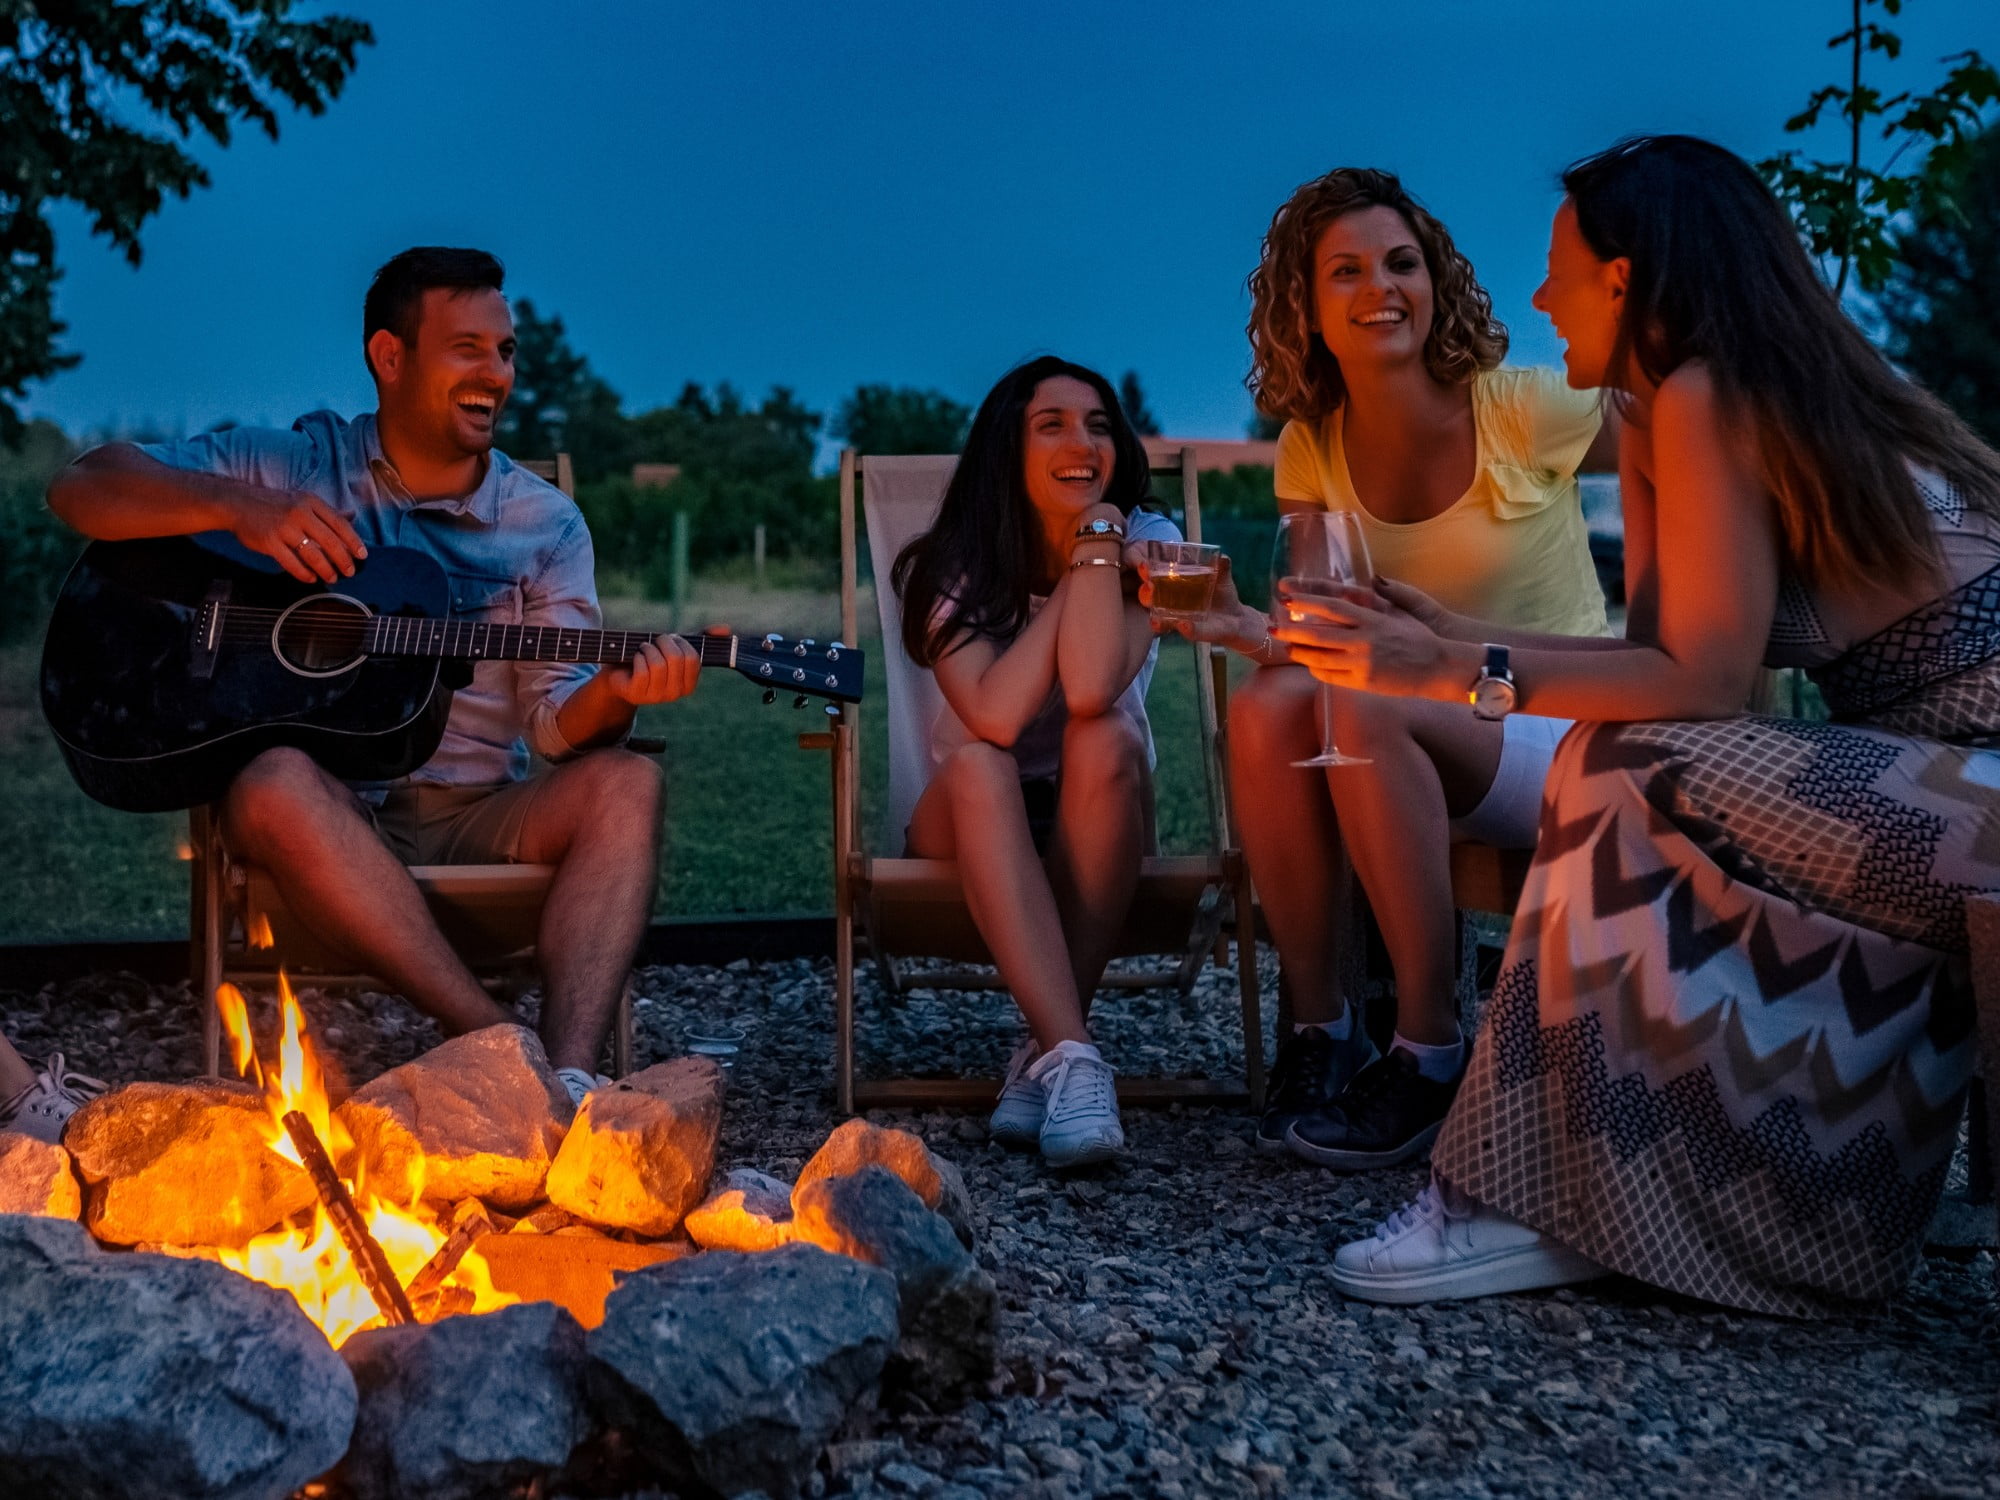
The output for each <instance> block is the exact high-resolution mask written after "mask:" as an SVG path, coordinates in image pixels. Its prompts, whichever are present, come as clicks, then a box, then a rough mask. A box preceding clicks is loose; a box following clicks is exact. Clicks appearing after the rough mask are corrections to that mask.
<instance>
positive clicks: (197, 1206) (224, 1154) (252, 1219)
mask: <svg viewBox="0 0 2000 1500" xmlns="http://www.w3.org/2000/svg"><path fill="white" fill-rule="evenodd" d="M269 1139H270V1116H269V1114H268V1112H267V1111H266V1109H265V1104H264V1096H263V1095H262V1094H261V1093H259V1092H258V1091H257V1090H256V1089H254V1088H252V1087H251V1086H250V1085H248V1084H245V1083H234V1082H226V1081H224V1080H221V1079H198V1080H196V1081H194V1082H192V1083H128V1084H126V1085H125V1087H123V1088H121V1089H114V1090H113V1091H112V1092H110V1093H108V1094H105V1095H103V1096H102V1097H101V1098H97V1099H93V1100H92V1101H91V1102H90V1103H88V1104H86V1105H84V1107H83V1108H82V1109H80V1110H78V1111H77V1112H76V1113H75V1114H74V1115H73V1116H71V1118H70V1122H69V1126H68V1129H67V1130H66V1131H65V1132H64V1134H63V1140H64V1143H65V1144H66V1145H67V1146H68V1148H69V1152H70V1155H71V1156H72V1157H73V1158H74V1159H75V1162H76V1170H77V1175H78V1176H79V1177H81V1178H82V1179H83V1188H84V1222H85V1223H86V1224H87V1225H89V1227H90V1232H91V1233H92V1234H94V1235H96V1236H97V1237H98V1238H99V1239H100V1240H105V1241H107V1242H109V1243H112V1244H118V1245H137V1244H167V1245H226V1246H228V1247H230V1248H232V1249H235V1248H240V1247H241V1246H243V1245H245V1244H248V1243H249V1242H250V1240H251V1239H252V1238H254V1237H255V1236H257V1235H259V1234H262V1233H263V1232H264V1231H265V1230H267V1229H269V1228H270V1227H271V1226H272V1225H274V1224H276V1223H277V1222H278V1221H279V1220H281V1219H284V1218H287V1217H289V1216H290V1215H292V1214H295V1213H297V1212H298V1211H299V1210H300V1209H302V1208H304V1207H305V1206H306V1205H307V1204H309V1203H311V1202H312V1201H313V1188H312V1182H311V1180H310V1179H308V1178H307V1176H306V1174H305V1173H304V1172H303V1171H302V1170H300V1168H299V1167H298V1166H296V1165H295V1164H294V1163H292V1162H289V1161H286V1160H285V1159H284V1158H283V1157H282V1156H279V1155H278V1154H277V1153H276V1152H275V1151H273V1150H272V1149H271V1148H270V1145H269Z"/></svg>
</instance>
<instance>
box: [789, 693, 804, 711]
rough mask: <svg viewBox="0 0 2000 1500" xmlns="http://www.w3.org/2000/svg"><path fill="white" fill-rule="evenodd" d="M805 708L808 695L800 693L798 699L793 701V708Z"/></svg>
mask: <svg viewBox="0 0 2000 1500" xmlns="http://www.w3.org/2000/svg"><path fill="white" fill-rule="evenodd" d="M805 706H806V695H805V694H804V693H800V694H799V695H798V697H796V698H794V699H793V700H792V707H793V708H804V707H805Z"/></svg>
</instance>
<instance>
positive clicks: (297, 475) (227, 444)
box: [134, 427, 313, 490]
mask: <svg viewBox="0 0 2000 1500" xmlns="http://www.w3.org/2000/svg"><path fill="white" fill-rule="evenodd" d="M134 446H135V447H137V448H138V450H139V451H140V452H141V453H143V454H145V455H146V457H148V458H150V459H153V460H154V461H155V462H157V463H163V464H165V465H166V466H167V467H168V468H170V469H188V470H192V471H194V472H197V473H203V474H226V475H228V476H229V477H230V478H231V479H240V480H242V481H243V482H244V483H246V484H257V485H262V486H263V487H264V488H265V489H271V490H293V489H299V488H301V487H302V485H303V484H304V482H305V474H306V471H307V470H308V469H309V468H310V467H311V462H312V452H313V445H312V440H311V439H310V438H309V437H307V436H306V435H305V434H304V433H302V432H298V431H292V432H280V431H278V430H276V429H275V428H269V427H226V428H223V429H222V430H220V431H218V432H204V433H202V434H200V435H199V436H197V437H190V438H181V439H178V440H177V441H173V442H165V443H138V444H135V445H134Z"/></svg>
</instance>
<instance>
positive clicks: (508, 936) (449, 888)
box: [189, 453, 665, 1077]
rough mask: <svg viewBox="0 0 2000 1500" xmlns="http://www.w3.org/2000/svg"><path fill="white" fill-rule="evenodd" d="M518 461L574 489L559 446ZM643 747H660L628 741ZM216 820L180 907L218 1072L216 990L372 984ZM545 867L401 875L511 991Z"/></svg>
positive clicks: (621, 1043) (624, 1054)
mask: <svg viewBox="0 0 2000 1500" xmlns="http://www.w3.org/2000/svg"><path fill="white" fill-rule="evenodd" d="M515 462H516V463H518V464H519V465H520V466H521V467H522V468H524V469H526V470H528V471H529V472H530V473H532V474H536V475H539V476H540V477H541V478H543V479H546V480H548V481H549V482H550V483H551V484H554V485H555V486H556V487H557V488H558V489H560V490H561V491H562V492H563V493H564V494H565V495H569V496H571V497H572V498H573V497H574V496H575V494H576V480H575V471H574V470H573V469H572V467H571V465H570V456H569V455H568V454H567V453H558V454H557V455H556V456H555V457H554V458H552V459H516V460H515ZM629 743H631V744H632V746H633V747H634V748H637V749H640V750H644V751H654V750H658V749H664V748H665V747H664V745H660V744H658V743H657V742H653V741H642V740H634V741H631V742H629ZM221 821H222V820H221V817H220V815H219V812H218V810H217V809H215V808H211V807H198V808H195V809H194V810H193V811H192V812H191V813H190V814H189V835H190V837H189V844H190V845H191V846H192V849H193V859H194V863H193V871H192V881H193V893H192V900H191V902H190V904H189V915H190V922H189V929H190V930H189V947H190V953H189V959H190V969H191V978H192V980H193V983H194V987H195V992H196V994H197V995H198V996H199V997H200V1003H201V1007H202V1026H201V1034H202V1066H203V1068H204V1069H205V1070H206V1071H207V1072H208V1073H211V1074H213V1073H216V1072H218V1071H220V1068H221V1063H222V1018H221V1013H220V1012H219V1011H218V1010H217V1009H216V1005H215V992H216V989H217V987H218V986H220V985H221V984H223V983H224V982H225V981H226V982H228V983H231V984H243V983H249V984H269V983H272V982H274V981H275V978H276V975H277V970H278V965H279V964H280V963H283V965H284V967H285V972H286V974H287V975H288V976H289V977H291V978H292V979H294V980H296V981H298V982H299V983H301V984H309V985H313V986H316V987H318V988H321V989H338V988H348V989H358V988H367V987H379V985H380V981H379V980H378V979H376V978H374V977H373V976H371V975H367V974H361V973H357V972H355V970H354V966H353V963H352V961H351V960H349V959H347V958H345V957H344V956H343V955H341V954H339V953H336V952H334V951H332V950H329V949H327V948H326V947H325V946H324V945H322V944H321V943H320V942H318V940H317V939H315V938H314V937H313V936H312V934H311V932H310V931H309V930H308V929H307V928H306V926H305V925H304V924H303V923H302V922H300V921H299V920H298V918H297V916H296V915H294V914H293V913H292V912H291V911H290V910H289V909H288V908H287V907H286V906H285V903H284V899H283V897H282V896H280V895H279V893H278V888H277V885H276V884H275V883H274V882H273V881H272V879H271V877H270V874H269V872H268V871H265V870H262V869H259V868H258V867H256V866H254V865H249V864H246V863H244V862H243V861H241V860H237V859H234V858H232V857H231V856H230V854H229V852H228V851H227V850H226V849H225V848H224V847H223V845H222V832H221ZM555 873H556V872H555V866H554V865H528V864H506V865H412V866H410V875H411V878H412V879H414V880H415V881H416V883H417V890H418V891H419V892H420V893H421V894H422V896H423V898H424V904H425V905H426V906H427V907H428V908H429V909H430V913H431V916H432V917H433V919H435V920H436V922H437V924H438V927H439V928H440V930H442V931H443V933H444V935H445V936H446V937H447V938H449V939H450V940H451V944H452V947H453V948H454V949H456V950H457V952H458V954H459V956H460V957H461V958H463V959H464V960H465V962H466V964H467V966H468V967H470V968H471V969H472V971H473V973H474V974H475V975H477V976H478V977H479V978H480V980H481V982H482V983H484V984H485V985H486V986H487V987H488V988H489V989H493V990H496V991H499V992H501V993H505V994H510V995H512V994H518V993H519V992H520V990H521V989H522V988H524V987H525V986H526V985H527V984H528V983H529V982H530V981H531V980H532V978H533V977H534V972H535V970H534V960H535V933H536V929H537V927H538V926H539V924H540V922H541V916H542V903H543V901H544V900H545V899H546V898H547V896H548V891H549V882H550V881H551V880H553V879H554V878H555ZM611 1056H612V1071H613V1073H614V1074H615V1075H616V1076H618V1077H623V1076H624V1075H625V1074H626V1073H628V1072H630V1071H631V1067H632V988H631V985H630V984H629V983H628V984H627V985H626V987H625V992H624V994H623V995H622V996H621V997H620V999H619V1002H618V1017H617V1021H616V1023H615V1024H614V1026H613V1028H612V1040H611Z"/></svg>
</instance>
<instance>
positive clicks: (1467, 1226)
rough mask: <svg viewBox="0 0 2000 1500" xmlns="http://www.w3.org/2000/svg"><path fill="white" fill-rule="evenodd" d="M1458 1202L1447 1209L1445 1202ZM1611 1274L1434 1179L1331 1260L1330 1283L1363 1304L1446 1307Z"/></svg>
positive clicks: (1525, 1226)
mask: <svg viewBox="0 0 2000 1500" xmlns="http://www.w3.org/2000/svg"><path fill="white" fill-rule="evenodd" d="M1448 1196H1449V1197H1451V1198H1455V1199H1456V1200H1457V1202H1456V1204H1455V1205H1454V1204H1453V1203H1451V1202H1448V1201H1447V1197H1448ZM1609 1274H1610V1273H1609V1272H1608V1271H1606V1270H1605V1269H1604V1267H1602V1266H1600V1265H1599V1264H1598V1263H1597V1262H1596V1261H1594V1260H1589V1259H1587V1258H1585V1257H1584V1256H1582V1255H1579V1254H1577V1252H1576V1251H1574V1250H1572V1249H1570V1248H1569V1247H1568V1246H1567V1245H1563V1244H1559V1243H1557V1242H1556V1241H1555V1240H1552V1239H1550V1238H1549V1237H1548V1236H1547V1235H1545V1234H1543V1233H1542V1232H1541V1231H1540V1230H1539V1229H1530V1228H1529V1227H1528V1226H1527V1225H1526V1224H1523V1223H1522V1222H1521V1221H1520V1220H1518V1219H1510V1218H1508V1217H1507V1215H1505V1214H1503V1213H1501V1212H1499V1211H1498V1210H1497V1209H1491V1208H1486V1207H1483V1206H1482V1205H1480V1204H1478V1203H1475V1202H1473V1201H1472V1200H1471V1199H1469V1198H1466V1197H1464V1196H1463V1195H1460V1194H1449V1195H1448V1194H1447V1193H1446V1192H1445V1191H1442V1190H1440V1189H1439V1187H1438V1184H1437V1182H1436V1181H1435V1180H1433V1181H1431V1182H1430V1183H1428V1184H1426V1185H1425V1187H1424V1190H1423V1191H1422V1192H1421V1193H1419V1194H1417V1196H1416V1200H1415V1201H1414V1202H1411V1203H1406V1204H1404V1205H1403V1206H1402V1207H1401V1208H1399V1209H1397V1210H1396V1211H1395V1212H1394V1213H1392V1214H1391V1215H1389V1217H1388V1218H1386V1219H1384V1220H1383V1221H1382V1222H1381V1223H1380V1224H1379V1225H1377V1226H1376V1228H1375V1233H1374V1234H1373V1235H1371V1236H1370V1237H1369V1238H1367V1239H1365V1240H1356V1241H1355V1242H1354V1243H1353V1244H1350V1245H1342V1246H1341V1247H1340V1248H1339V1249H1338V1250H1336V1251H1335V1252H1334V1255H1333V1284H1334V1286H1335V1287H1337V1288H1338V1289H1339V1290H1340V1291H1341V1292H1342V1293H1343V1294H1344V1295H1346V1296H1349V1297H1358V1298H1360V1299H1361V1300H1362V1301H1364V1302H1389V1303H1398V1304H1401V1303H1411V1302H1446V1301H1450V1300H1452V1299H1454V1298H1458V1297H1490V1296H1492V1295H1494V1294H1495V1293H1498V1292H1529V1291H1534V1290H1536V1289H1538V1288H1541V1287H1551V1286H1568V1285H1570V1284H1571V1283H1573V1282H1578V1281H1591V1280H1594V1279H1596V1278H1597V1277H1599V1276H1606V1275H1609Z"/></svg>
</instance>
